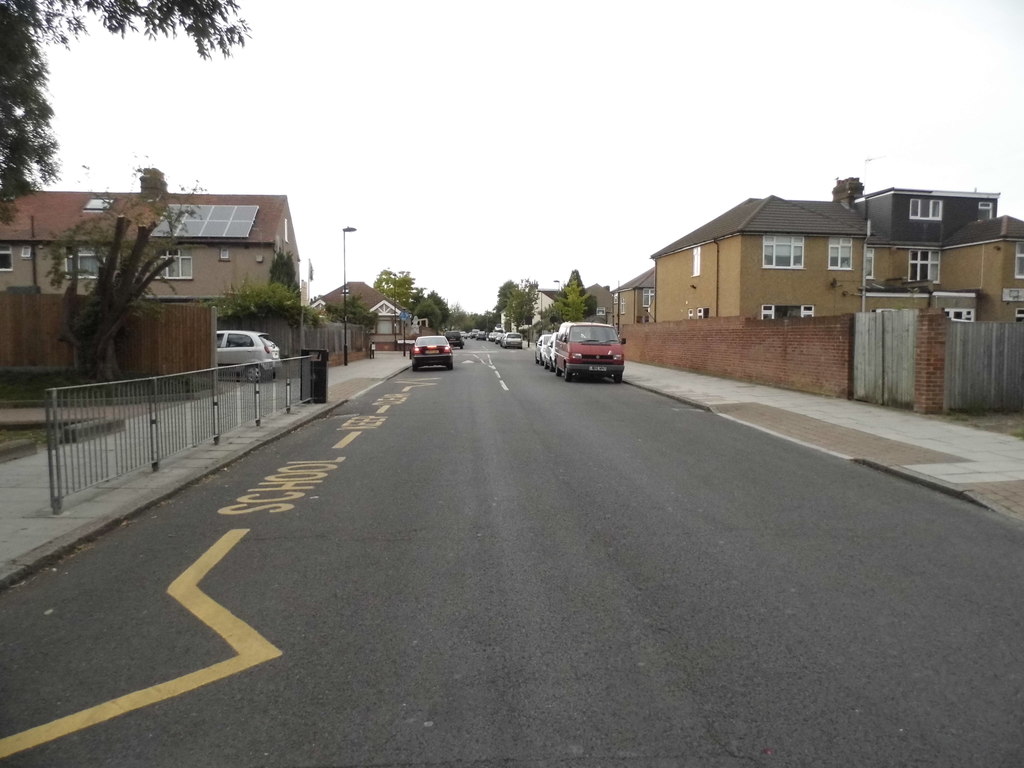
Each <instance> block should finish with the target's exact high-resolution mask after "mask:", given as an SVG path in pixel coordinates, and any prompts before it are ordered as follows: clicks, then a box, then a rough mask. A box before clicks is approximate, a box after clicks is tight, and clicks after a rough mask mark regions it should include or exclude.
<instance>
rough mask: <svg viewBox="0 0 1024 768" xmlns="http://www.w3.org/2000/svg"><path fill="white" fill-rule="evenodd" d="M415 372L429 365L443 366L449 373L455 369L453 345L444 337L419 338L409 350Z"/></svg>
mask: <svg viewBox="0 0 1024 768" xmlns="http://www.w3.org/2000/svg"><path fill="white" fill-rule="evenodd" d="M409 359H410V361H411V362H412V369H413V370H414V371H416V370H419V369H420V368H423V367H424V366H428V365H443V366H444V367H445V368H447V369H448V370H449V371H450V370H452V368H454V367H455V356H454V354H452V347H451V344H449V343H448V339H447V338H445V337H444V336H419V337H417V339H416V341H414V342H413V345H412V349H411V350H409Z"/></svg>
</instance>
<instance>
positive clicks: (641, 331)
mask: <svg viewBox="0 0 1024 768" xmlns="http://www.w3.org/2000/svg"><path fill="white" fill-rule="evenodd" d="M623 335H624V336H625V337H626V339H627V343H626V360H627V366H628V361H629V360H636V361H637V362H638V363H649V364H651V365H663V366H666V367H669V368H681V369H683V370H687V371H694V372H695V373H706V374H708V375H711V376H723V377H726V378H730V379H739V380H742V381H751V382H756V383H758V384H768V385H771V386H775V387H783V388H786V389H795V390H799V391H802V392H812V393H814V394H820V395H829V396H832V397H842V398H849V397H850V396H851V395H852V391H853V386H852V359H853V315H838V316H830V317H813V318H799V319H787V320H754V319H751V318H745V317H719V318H708V319H706V320H681V321H677V322H671V323H648V324H643V325H631V326H627V327H625V328H624V329H623Z"/></svg>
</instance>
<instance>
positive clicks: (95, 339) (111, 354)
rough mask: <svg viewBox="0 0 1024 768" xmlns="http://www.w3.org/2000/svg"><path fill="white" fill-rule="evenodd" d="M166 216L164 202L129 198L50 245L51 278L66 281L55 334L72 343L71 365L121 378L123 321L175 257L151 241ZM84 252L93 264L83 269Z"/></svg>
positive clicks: (101, 376) (57, 282)
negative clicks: (84, 290)
mask: <svg viewBox="0 0 1024 768" xmlns="http://www.w3.org/2000/svg"><path fill="white" fill-rule="evenodd" d="M176 215H183V212H178V213H177V214H176ZM169 216H170V214H169V213H168V210H167V207H166V204H164V203H162V202H157V203H153V202H150V201H145V200H141V199H140V198H132V199H131V200H129V201H127V202H126V203H125V204H124V206H123V207H121V209H120V210H119V211H118V212H117V213H106V214H104V215H102V216H99V217H97V218H90V219H88V220H87V221H85V222H83V223H82V224H79V225H78V226H76V227H74V228H72V229H71V230H69V231H68V232H66V233H65V234H64V235H63V236H62V237H61V238H59V239H57V240H56V241H55V242H54V243H53V244H52V245H51V247H50V248H49V252H50V258H51V260H52V263H51V266H50V270H49V275H50V282H51V284H53V285H54V286H60V285H63V284H64V283H67V288H66V289H65V291H64V306H63V312H62V318H61V331H60V334H59V337H58V338H60V340H61V341H64V342H66V343H68V344H70V345H71V346H72V348H73V349H74V359H75V366H76V367H77V368H79V369H80V370H83V371H85V372H86V373H88V374H89V375H91V376H93V377H94V378H96V379H99V380H107V381H109V380H113V379H117V378H120V375H121V371H120V367H119V365H118V362H117V346H116V345H117V341H118V338H119V336H120V335H121V332H122V331H123V330H124V326H125V323H126V322H127V320H128V318H129V317H130V316H131V315H132V314H133V313H134V312H138V311H141V309H142V307H143V303H142V299H143V297H145V296H146V294H148V293H149V286H150V285H151V284H152V282H153V281H154V280H156V279H158V278H160V276H161V274H162V273H163V272H164V270H165V269H167V268H168V267H169V266H171V265H172V264H173V263H174V261H175V258H176V257H175V256H174V255H172V252H171V251H170V250H169V249H167V248H166V243H162V244H161V245H162V247H160V248H157V247H155V246H154V245H152V244H151V242H150V235H151V234H152V232H153V230H154V229H155V228H156V226H157V224H158V223H159V222H160V221H161V220H164V219H167V218H168V217H169ZM132 228H134V230H135V235H134V240H132V239H131V237H130V231H131V229H132ZM172 231H173V227H172ZM83 256H85V257H86V258H89V259H90V260H92V259H95V270H93V269H87V270H83V267H82V258H83ZM69 260H70V267H71V268H70V270H69V269H68V266H69V265H68V262H69ZM83 271H84V272H86V273H89V274H92V275H94V276H95V279H94V280H91V281H90V288H91V290H90V291H89V293H88V294H86V295H84V296H82V295H80V294H79V277H80V275H81V274H82V273H83Z"/></svg>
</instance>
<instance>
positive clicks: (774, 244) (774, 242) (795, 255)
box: [762, 235, 804, 269]
mask: <svg viewBox="0 0 1024 768" xmlns="http://www.w3.org/2000/svg"><path fill="white" fill-rule="evenodd" d="M785 249H788V250H789V252H788V253H787V254H786V255H785V256H782V255H781V254H780V253H779V251H780V250H785ZM762 254H763V257H762V266H763V267H764V268H765V269H803V268H804V238H803V235H764V239H763V242H762ZM784 260H788V261H789V263H788V264H784V263H781V262H783V261H784Z"/></svg>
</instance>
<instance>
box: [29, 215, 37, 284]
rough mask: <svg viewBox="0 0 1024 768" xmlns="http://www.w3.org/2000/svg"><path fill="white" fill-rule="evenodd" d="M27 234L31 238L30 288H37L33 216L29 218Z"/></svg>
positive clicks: (34, 219)
mask: <svg viewBox="0 0 1024 768" xmlns="http://www.w3.org/2000/svg"><path fill="white" fill-rule="evenodd" d="M28 222H29V232H30V233H31V237H32V245H31V246H29V247H30V248H31V249H32V287H33V288H39V274H38V271H37V269H36V217H35V216H34V215H32V216H29V218H28Z"/></svg>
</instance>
